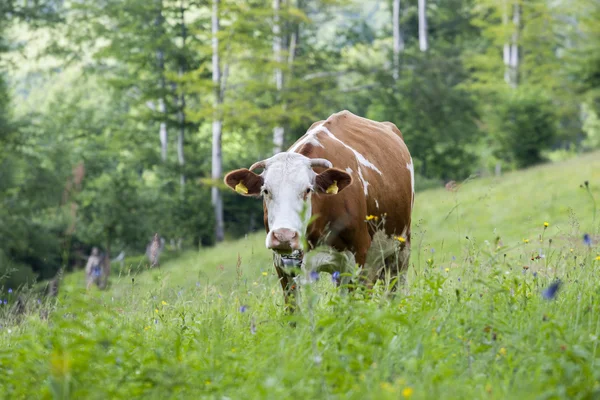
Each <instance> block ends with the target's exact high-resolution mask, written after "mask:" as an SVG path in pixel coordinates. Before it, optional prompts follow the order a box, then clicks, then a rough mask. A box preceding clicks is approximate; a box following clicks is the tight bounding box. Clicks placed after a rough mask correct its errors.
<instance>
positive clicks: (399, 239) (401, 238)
mask: <svg viewBox="0 0 600 400" xmlns="http://www.w3.org/2000/svg"><path fill="white" fill-rule="evenodd" d="M396 240H397V241H399V242H400V243H404V242H406V239H404V238H403V237H402V236H396Z"/></svg>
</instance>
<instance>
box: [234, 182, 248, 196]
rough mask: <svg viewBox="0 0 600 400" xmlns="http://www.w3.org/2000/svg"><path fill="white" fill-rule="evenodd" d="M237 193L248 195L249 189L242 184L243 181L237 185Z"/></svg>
mask: <svg viewBox="0 0 600 400" xmlns="http://www.w3.org/2000/svg"><path fill="white" fill-rule="evenodd" d="M235 191H236V192H238V193H241V194H248V188H247V187H246V186H245V185H244V184H243V183H242V181H240V183H238V184H237V185H235Z"/></svg>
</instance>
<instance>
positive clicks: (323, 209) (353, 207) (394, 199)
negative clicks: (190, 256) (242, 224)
mask: <svg viewBox="0 0 600 400" xmlns="http://www.w3.org/2000/svg"><path fill="white" fill-rule="evenodd" d="M259 168H262V169H264V171H263V172H262V173H261V174H260V175H258V174H256V173H254V172H253V170H254V169H259ZM225 183H226V184H227V185H228V186H229V187H230V188H232V189H234V190H236V191H237V192H238V193H240V194H242V195H245V196H255V197H259V196H262V198H263V208H264V223H265V228H266V231H267V237H266V246H267V248H269V249H272V250H273V251H274V253H275V254H274V259H275V268H276V269H277V273H278V275H279V278H280V280H281V284H282V287H283V289H284V293H285V297H286V302H287V300H288V297H289V295H290V293H291V290H292V289H293V287H295V285H294V283H293V274H291V273H290V272H289V270H287V269H286V268H285V267H284V263H283V262H282V258H281V255H285V254H289V253H290V252H294V251H295V252H296V253H299V252H301V251H302V248H301V247H302V243H301V241H300V237H301V235H306V239H307V241H308V244H309V247H310V248H314V247H315V246H317V245H318V244H321V242H325V243H326V244H327V245H329V246H331V247H333V248H334V249H335V250H337V251H339V252H351V253H352V254H353V256H354V257H355V260H356V263H358V264H359V265H364V264H365V261H366V258H367V251H368V250H369V248H370V246H371V242H372V239H373V235H374V232H373V229H372V225H371V226H370V225H369V224H368V223H367V222H366V221H365V218H366V217H367V216H368V215H374V216H381V215H386V217H385V231H386V233H387V234H388V235H402V237H403V238H404V239H405V240H406V248H407V250H408V249H409V248H410V223H411V213H412V207H413V202H414V169H413V162H412V158H411V156H410V153H409V151H408V149H407V147H406V145H405V144H404V140H403V138H402V133H400V130H398V128H397V127H396V126H395V125H394V124H392V123H390V122H375V121H371V120H368V119H366V118H362V117H359V116H356V115H354V114H352V113H350V112H349V111H342V112H339V113H337V114H333V115H331V116H330V117H329V118H327V120H325V121H319V122H316V123H314V124H313V125H312V126H311V127H310V129H309V130H308V132H306V134H305V135H304V136H302V137H301V138H300V139H299V140H298V141H297V142H296V143H295V144H294V145H293V146H292V147H290V149H289V150H288V151H286V152H282V153H279V154H276V155H274V156H273V157H271V158H269V159H266V160H263V161H259V162H257V163H255V164H254V165H252V166H251V167H250V169H239V170H235V171H232V172H230V173H228V174H227V176H226V177H225ZM303 209H304V210H305V211H304V213H303V212H302V210H303ZM302 215H303V216H304V220H303V219H302ZM311 216H316V219H315V220H313V222H311V223H310V225H308V228H307V230H306V232H304V231H303V229H304V228H303V227H306V226H307V223H308V220H309V219H310V218H311ZM310 248H309V249H307V250H310ZM284 257H285V256H284ZM407 265H408V257H405V258H404V259H403V265H400V269H401V270H405V269H406V268H407ZM328 272H333V271H331V270H329V271H328Z"/></svg>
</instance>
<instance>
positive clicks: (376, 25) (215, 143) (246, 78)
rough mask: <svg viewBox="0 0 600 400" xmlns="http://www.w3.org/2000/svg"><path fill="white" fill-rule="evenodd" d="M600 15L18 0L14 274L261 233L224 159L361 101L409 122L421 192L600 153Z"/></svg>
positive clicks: (3, 146) (240, 1) (560, 1)
mask: <svg viewBox="0 0 600 400" xmlns="http://www.w3.org/2000/svg"><path fill="white" fill-rule="evenodd" d="M599 20H600V2H598V1H596V0H553V1H550V0H386V1H360V0H272V1H260V0H210V1H209V0H1V1H0V276H2V277H3V278H2V279H3V282H2V283H0V286H4V287H17V286H18V285H21V284H23V283H26V282H32V281H34V280H35V279H49V278H52V277H53V276H54V275H55V274H56V273H57V271H59V270H60V269H61V268H66V269H72V268H77V267H78V266H81V265H82V263H83V262H84V259H85V256H86V255H88V254H89V251H90V249H91V248H92V247H93V246H98V247H100V248H101V249H103V251H106V252H108V253H109V254H111V256H112V257H115V256H116V255H117V254H119V253H121V252H124V254H126V255H127V256H129V255H139V254H143V253H144V251H145V248H146V245H147V244H148V242H149V241H150V240H151V238H152V237H153V236H154V235H155V234H156V233H158V234H159V235H160V236H161V237H163V238H164V239H165V243H166V246H168V247H169V248H172V249H190V248H199V247H203V246H211V245H213V244H215V243H217V242H221V241H223V240H226V239H228V238H236V237H240V236H243V235H244V234H246V233H248V232H253V231H256V230H261V229H262V204H261V202H260V201H258V200H256V199H245V198H242V196H236V195H235V193H233V192H231V193H230V191H228V190H227V189H226V188H225V185H224V184H223V183H222V178H223V175H224V173H225V172H226V171H228V170H231V169H235V168H243V167H248V166H249V165H251V164H252V163H253V162H255V161H256V160H259V159H263V158H266V157H269V156H270V155H272V154H273V153H277V152H279V151H282V150H285V149H286V148H287V147H289V146H290V145H291V144H292V143H294V141H295V140H296V139H297V138H299V137H300V136H301V135H302V134H304V132H306V130H307V129H308V127H310V125H311V124H312V123H313V122H315V121H319V120H323V119H325V118H327V117H328V116H329V115H331V114H332V113H335V112H337V111H340V110H344V109H346V110H349V111H351V112H353V113H355V114H358V115H361V116H364V117H367V118H371V119H374V120H378V121H391V122H393V123H395V124H396V125H397V126H398V127H399V128H400V130H401V131H402V133H403V136H404V139H405V141H406V143H407V145H408V147H409V149H410V151H411V153H412V156H413V159H414V162H415V172H416V186H417V189H418V190H423V189H427V188H432V187H439V186H443V185H444V184H446V183H447V182H449V181H462V180H465V179H469V178H472V177H476V176H489V175H499V174H503V173H505V172H507V171H510V170H515V169H520V168H526V167H529V166H533V165H536V164H540V163H543V162H549V161H560V160H564V159H567V158H570V157H574V156H576V155H578V154H580V153H583V152H588V151H592V150H594V149H598V148H600V119H599V118H600V117H599V116H600V24H598V22H597V21H599ZM531 190H544V188H543V187H532V188H531Z"/></svg>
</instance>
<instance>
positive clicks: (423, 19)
mask: <svg viewBox="0 0 600 400" xmlns="http://www.w3.org/2000/svg"><path fill="white" fill-rule="evenodd" d="M425 2H426V0H419V48H420V49H421V51H427V48H428V43H427V15H426V6H427V4H426V3H425Z"/></svg>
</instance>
